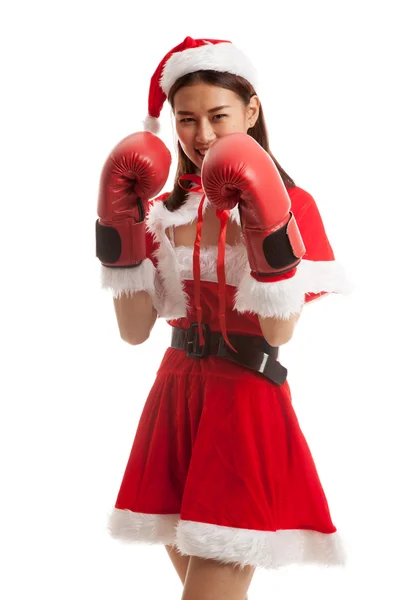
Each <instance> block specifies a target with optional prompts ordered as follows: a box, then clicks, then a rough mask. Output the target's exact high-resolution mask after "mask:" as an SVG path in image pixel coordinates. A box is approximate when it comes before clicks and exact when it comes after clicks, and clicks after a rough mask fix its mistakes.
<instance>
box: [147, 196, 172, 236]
mask: <svg viewBox="0 0 400 600" xmlns="http://www.w3.org/2000/svg"><path fill="white" fill-rule="evenodd" d="M170 194H171V192H165V193H164V194H160V195H159V196H157V197H156V198H152V199H151V200H149V202H148V206H147V213H146V226H147V229H148V231H150V232H151V233H153V234H154V233H156V230H157V227H158V226H159V225H160V224H161V223H164V224H165V226H167V223H166V219H167V220H168V214H171V213H170V211H169V210H168V209H167V208H166V207H165V203H164V201H165V200H166V199H167V198H168V196H169V195H170Z"/></svg>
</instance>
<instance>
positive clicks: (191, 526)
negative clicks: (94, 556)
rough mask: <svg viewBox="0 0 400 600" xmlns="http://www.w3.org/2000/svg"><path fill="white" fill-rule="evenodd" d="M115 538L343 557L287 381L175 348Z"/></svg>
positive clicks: (223, 551)
mask: <svg viewBox="0 0 400 600" xmlns="http://www.w3.org/2000/svg"><path fill="white" fill-rule="evenodd" d="M109 532H110V534H111V536H112V537H113V538H117V539H120V540H122V541H130V542H147V543H161V544H171V545H174V546H175V547H176V548H177V549H178V550H179V551H180V553H181V554H189V555H195V556H200V557H203V558H213V559H216V560H219V561H221V562H224V563H227V562H229V563H236V564H237V565H239V566H244V565H246V564H251V565H253V566H260V567H265V568H279V567H282V566H285V565H289V564H292V563H298V564H299V563H302V564H305V563H308V564H316V563H319V564H323V565H324V566H343V565H344V564H345V553H344V548H343V544H342V542H341V539H340V537H339V535H338V533H337V530H336V527H335V526H334V524H333V523H332V519H331V516H330V512H329V507H328V503H327V499H326V497H325V494H324V491H323V488H322V485H321V482H320V480H319V477H318V473H317V470H316V466H315V464H314V461H313V458H312V455H311V452H310V450H309V447H308V445H307V442H306V440H305V438H304V435H303V433H302V431H301V429H300V426H299V423H298V420H297V417H296V414H295V411H294V409H293V406H292V400H291V394H290V389H289V385H288V382H287V381H286V383H285V384H284V385H283V386H278V385H276V384H274V383H272V382H271V381H269V380H268V379H266V378H265V377H264V376H263V375H261V374H259V373H255V372H253V371H251V370H249V369H247V368H245V367H242V366H240V365H237V364H235V363H232V362H230V361H227V360H225V359H223V358H216V357H208V358H203V359H200V360H199V359H193V358H188V357H187V356H186V354H185V352H184V351H183V350H176V349H174V348H168V349H167V350H166V352H165V355H164V357H163V360H162V362H161V365H160V367H159V369H158V371H157V377H156V379H155V382H154V384H153V386H152V388H151V391H150V393H149V395H148V398H147V400H146V403H145V405H144V408H143V412H142V415H141V417H140V420H139V423H138V427H137V431H136V435H135V439H134V441H133V445H132V450H131V453H130V456H129V460H128V463H127V466H126V469H125V473H124V476H123V479H122V483H121V487H120V490H119V493H118V497H117V500H116V503H115V506H114V508H113V509H112V511H111V513H110V517H109Z"/></svg>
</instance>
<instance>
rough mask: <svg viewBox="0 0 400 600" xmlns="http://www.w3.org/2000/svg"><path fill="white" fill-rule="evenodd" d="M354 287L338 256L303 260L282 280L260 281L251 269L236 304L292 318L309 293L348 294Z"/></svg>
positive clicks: (262, 313) (239, 308)
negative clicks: (337, 259)
mask: <svg viewBox="0 0 400 600" xmlns="http://www.w3.org/2000/svg"><path fill="white" fill-rule="evenodd" d="M350 290H351V285H350V283H349V281H348V280H347V278H346V275H345V273H344V270H343V267H342V266H341V265H340V264H338V263H337V262H336V261H335V260H332V261H315V262H314V261H311V260H303V261H302V262H301V263H300V264H299V266H298V267H297V271H296V273H295V275H294V276H293V277H291V278H290V279H284V280H282V281H273V282H270V283H268V282H262V281H256V280H255V279H254V278H253V277H252V276H251V275H250V273H249V272H248V271H247V272H246V273H245V275H244V277H243V278H242V280H241V282H240V283H239V286H238V289H237V292H236V294H235V300H234V308H235V310H237V312H239V313H243V312H250V313H255V314H259V315H260V316H261V317H276V318H278V319H289V317H290V315H291V314H292V313H300V311H301V309H302V306H303V304H304V301H305V295H306V294H307V293H314V294H317V293H320V292H327V293H329V292H334V293H344V294H345V293H348V292H349V291H350Z"/></svg>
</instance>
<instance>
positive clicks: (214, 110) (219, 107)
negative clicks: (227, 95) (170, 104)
mask: <svg viewBox="0 0 400 600" xmlns="http://www.w3.org/2000/svg"><path fill="white" fill-rule="evenodd" d="M223 108H232V107H231V106H229V105H228V104H222V105H221V106H216V107H215V108H210V110H208V111H207V112H208V113H213V112H217V110H221V109H223ZM176 114H177V115H194V113H193V112H190V110H178V112H177V113H176Z"/></svg>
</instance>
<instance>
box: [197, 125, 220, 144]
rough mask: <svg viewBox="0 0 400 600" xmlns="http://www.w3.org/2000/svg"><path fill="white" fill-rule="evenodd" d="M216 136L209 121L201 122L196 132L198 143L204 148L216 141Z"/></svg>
mask: <svg viewBox="0 0 400 600" xmlns="http://www.w3.org/2000/svg"><path fill="white" fill-rule="evenodd" d="M215 137H216V135H215V132H214V129H213V127H212V125H211V123H210V122H209V120H208V119H204V120H200V121H199V122H198V125H197V130H196V143H197V144H203V145H204V146H206V145H208V144H210V143H211V142H213V141H214V139H215Z"/></svg>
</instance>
